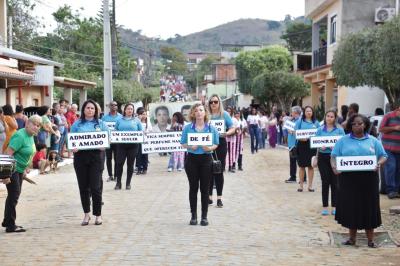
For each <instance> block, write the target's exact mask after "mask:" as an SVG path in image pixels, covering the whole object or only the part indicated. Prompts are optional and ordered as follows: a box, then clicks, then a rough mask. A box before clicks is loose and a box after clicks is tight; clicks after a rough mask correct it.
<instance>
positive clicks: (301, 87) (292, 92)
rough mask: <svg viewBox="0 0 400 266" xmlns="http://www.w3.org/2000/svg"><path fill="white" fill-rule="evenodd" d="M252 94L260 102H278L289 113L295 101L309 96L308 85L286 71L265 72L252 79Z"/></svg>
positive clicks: (299, 77) (300, 78) (297, 76)
mask: <svg viewBox="0 0 400 266" xmlns="http://www.w3.org/2000/svg"><path fill="white" fill-rule="evenodd" d="M252 94H253V96H254V97H255V98H257V99H259V100H260V101H261V102H263V103H266V102H278V103H279V105H280V106H281V107H282V109H283V110H285V111H289V110H290V107H291V106H292V103H293V101H294V100H296V99H300V98H303V97H305V96H307V95H308V94H309V89H308V85H307V84H306V83H304V81H303V78H302V77H301V76H299V75H297V74H294V73H291V72H287V71H273V72H269V71H265V72H264V73H262V74H260V75H258V76H257V77H256V78H255V79H254V85H253V91H252Z"/></svg>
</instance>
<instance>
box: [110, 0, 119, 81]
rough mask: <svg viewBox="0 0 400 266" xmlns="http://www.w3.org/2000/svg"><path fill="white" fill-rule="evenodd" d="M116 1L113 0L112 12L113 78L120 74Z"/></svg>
mask: <svg viewBox="0 0 400 266" xmlns="http://www.w3.org/2000/svg"><path fill="white" fill-rule="evenodd" d="M115 1H116V0H112V13H111V53H112V67H113V73H112V74H113V78H115V77H117V75H118V55H117V41H118V40H117V21H116V15H115V12H116V10H115Z"/></svg>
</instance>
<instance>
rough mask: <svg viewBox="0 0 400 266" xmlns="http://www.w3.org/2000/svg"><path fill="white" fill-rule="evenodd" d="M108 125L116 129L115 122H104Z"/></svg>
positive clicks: (109, 127) (111, 128) (110, 128)
mask: <svg viewBox="0 0 400 266" xmlns="http://www.w3.org/2000/svg"><path fill="white" fill-rule="evenodd" d="M104 124H106V125H107V126H108V129H109V130H115V122H104Z"/></svg>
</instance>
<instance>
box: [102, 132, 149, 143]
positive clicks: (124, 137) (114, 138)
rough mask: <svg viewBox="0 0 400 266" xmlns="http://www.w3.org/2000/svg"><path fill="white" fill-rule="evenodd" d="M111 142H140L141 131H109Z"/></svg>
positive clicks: (141, 139)
mask: <svg viewBox="0 0 400 266" xmlns="http://www.w3.org/2000/svg"><path fill="white" fill-rule="evenodd" d="M110 141H111V143H142V142H143V132H142V131H111V132H110Z"/></svg>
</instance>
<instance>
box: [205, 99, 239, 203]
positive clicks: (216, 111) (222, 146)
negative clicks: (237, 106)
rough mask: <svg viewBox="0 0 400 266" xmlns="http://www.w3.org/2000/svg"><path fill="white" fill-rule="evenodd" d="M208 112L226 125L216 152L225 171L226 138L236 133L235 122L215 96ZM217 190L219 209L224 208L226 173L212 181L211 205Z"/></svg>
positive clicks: (212, 118)
mask: <svg viewBox="0 0 400 266" xmlns="http://www.w3.org/2000/svg"><path fill="white" fill-rule="evenodd" d="M208 111H209V113H210V114H211V120H223V121H224V123H225V132H223V133H220V134H219V142H218V143H219V145H218V148H217V150H216V151H215V152H216V154H217V157H218V159H219V160H220V161H221V164H222V169H223V171H225V162H226V154H227V149H228V147H227V143H226V136H230V135H233V134H235V133H236V129H235V127H234V126H233V122H232V119H231V117H230V116H229V114H228V112H226V111H224V108H223V106H222V102H221V98H220V97H219V96H218V95H216V94H214V95H212V96H211V97H210V100H209V102H208ZM214 182H215V186H216V188H217V207H219V208H222V207H223V204H222V190H223V188H224V173H223V172H222V173H221V174H214V175H213V176H212V179H211V181H210V191H209V192H210V200H209V204H212V203H213V200H212V194H213V187H214Z"/></svg>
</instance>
